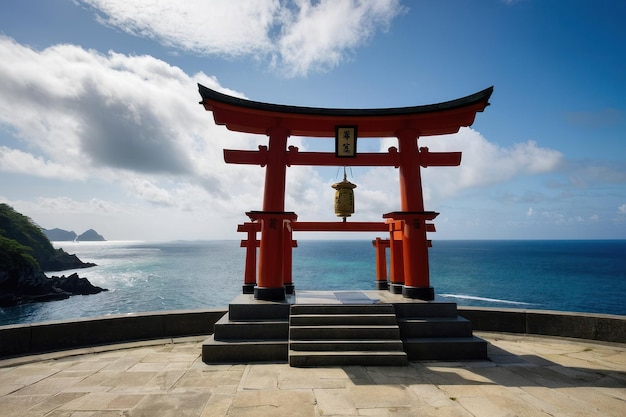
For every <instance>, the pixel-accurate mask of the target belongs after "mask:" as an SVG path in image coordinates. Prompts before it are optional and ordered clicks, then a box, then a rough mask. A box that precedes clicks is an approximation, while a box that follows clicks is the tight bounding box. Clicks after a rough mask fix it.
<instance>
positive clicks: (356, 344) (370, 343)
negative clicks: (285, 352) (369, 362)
mask: <svg viewBox="0 0 626 417" xmlns="http://www.w3.org/2000/svg"><path fill="white" fill-rule="evenodd" d="M289 350H292V351H308V352H311V351H318V352H329V351H331V352H332V351H342V352H343V351H368V352H371V351H386V352H403V351H404V349H403V345H402V341H400V340H398V339H391V340H384V339H380V340H291V341H290V342H289Z"/></svg>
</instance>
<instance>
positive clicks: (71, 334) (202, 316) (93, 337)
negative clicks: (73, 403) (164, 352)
mask: <svg viewBox="0 0 626 417" xmlns="http://www.w3.org/2000/svg"><path fill="white" fill-rule="evenodd" d="M225 313H226V310H221V309H211V310H177V311H163V312H151V313H133V314H121V315H114V316H105V317H97V318H93V319H76V320H71V321H51V322H43V323H33V324H24V325H11V326H0V358H2V357H11V356H21V355H28V354H35V353H45V352H53V351H58V350H65V349H74V348H79V347H87V346H99V345H107V344H114V343H122V342H133V341H140V340H150V339H163V338H170V337H183V336H197V335H208V334H212V333H213V329H214V325H215V322H216V321H217V320H219V319H220V317H222V316H223V315H224V314H225Z"/></svg>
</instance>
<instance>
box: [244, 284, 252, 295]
mask: <svg viewBox="0 0 626 417" xmlns="http://www.w3.org/2000/svg"><path fill="white" fill-rule="evenodd" d="M243 294H254V284H243Z"/></svg>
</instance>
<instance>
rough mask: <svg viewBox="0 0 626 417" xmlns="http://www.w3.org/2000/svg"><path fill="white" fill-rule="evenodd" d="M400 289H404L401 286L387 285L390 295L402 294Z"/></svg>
mask: <svg viewBox="0 0 626 417" xmlns="http://www.w3.org/2000/svg"><path fill="white" fill-rule="evenodd" d="M402 288H404V285H403V284H394V283H393V282H390V283H389V292H390V293H392V294H402Z"/></svg>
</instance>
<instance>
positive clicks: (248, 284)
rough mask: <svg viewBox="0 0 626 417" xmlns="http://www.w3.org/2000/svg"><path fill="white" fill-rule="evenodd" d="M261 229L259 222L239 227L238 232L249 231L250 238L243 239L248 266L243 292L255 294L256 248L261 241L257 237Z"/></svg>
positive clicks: (245, 271) (242, 244) (242, 243)
mask: <svg viewBox="0 0 626 417" xmlns="http://www.w3.org/2000/svg"><path fill="white" fill-rule="evenodd" d="M259 230H260V224H258V223H244V224H240V225H239V226H238V227H237V231H238V232H247V233H248V238H247V239H246V240H242V241H241V247H242V248H244V247H245V248H246V267H245V270H244V273H243V293H244V294H253V293H254V286H255V285H256V249H257V248H258V247H259V244H260V242H259V241H258V240H257V238H256V234H257V232H258V231H259Z"/></svg>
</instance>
